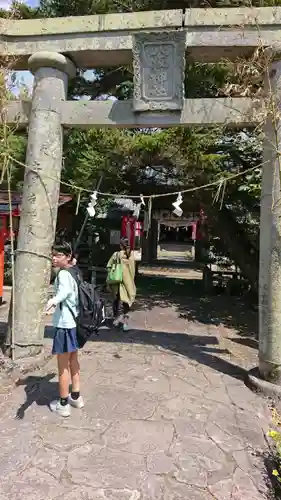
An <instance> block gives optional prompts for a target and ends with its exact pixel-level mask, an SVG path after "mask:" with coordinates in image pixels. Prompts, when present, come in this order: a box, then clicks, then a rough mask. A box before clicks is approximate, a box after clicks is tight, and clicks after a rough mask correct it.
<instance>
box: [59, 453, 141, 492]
mask: <svg viewBox="0 0 281 500" xmlns="http://www.w3.org/2000/svg"><path fill="white" fill-rule="evenodd" d="M145 470H146V468H145V457H144V456H142V455H136V454H133V453H125V452H121V451H115V450H109V449H107V448H104V447H102V446H98V445H94V444H87V445H84V446H81V447H80V448H78V449H76V450H74V451H72V452H70V453H69V458H68V471H69V474H70V476H71V478H72V481H73V482H74V483H80V484H91V485H92V486H93V487H95V488H116V489H124V488H128V489H130V488H131V489H138V488H139V485H140V483H141V480H142V477H143V476H144V473H145V472H144V471H145Z"/></svg>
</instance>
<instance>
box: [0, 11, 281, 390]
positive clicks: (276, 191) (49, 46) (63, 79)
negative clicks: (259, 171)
mask: <svg viewBox="0 0 281 500" xmlns="http://www.w3.org/2000/svg"><path fill="white" fill-rule="evenodd" d="M1 23H2V24H1V38H0V52H1V54H2V55H3V56H5V58H8V59H9V58H10V59H11V60H12V61H13V67H14V69H16V70H23V69H30V71H32V73H33V74H34V76H35V83H34V89H33V97H32V102H26V101H21V102H20V101H14V102H11V103H10V104H9V105H7V109H6V116H7V122H8V123H18V125H19V126H20V127H25V126H27V125H28V148H27V156H26V165H27V167H29V168H31V169H32V170H28V169H27V171H26V176H25V185H24V192H23V202H22V215H21V223H20V231H19V240H18V255H17V262H16V293H15V303H16V311H15V325H14V333H15V342H14V349H15V357H16V358H19V357H23V356H26V355H30V354H32V355H34V354H35V353H37V352H38V351H39V350H40V349H41V346H42V344H43V331H42V327H40V328H39V326H38V325H39V324H40V323H41V324H42V321H41V319H42V314H43V310H44V307H45V303H46V291H47V288H48V285H49V276H50V260H49V255H50V250H51V245H52V243H53V241H52V240H53V236H52V235H54V230H55V223H56V216H57V204H58V197H59V182H58V181H59V179H60V175H61V167H62V149H63V133H62V131H63V127H65V128H67V127H81V128H82V127H83V128H84V127H170V126H179V125H182V126H184V127H188V126H194V125H203V124H204V125H214V124H223V125H229V126H240V127H244V126H248V125H254V124H255V123H257V122H258V121H259V120H260V119H261V109H262V108H263V103H262V102H257V101H255V102H254V101H252V100H251V99H248V98H233V99H228V98H222V99H205V98H202V99H185V98H184V92H183V82H184V69H185V60H186V57H187V56H188V57H190V58H192V59H193V60H196V61H204V62H207V63H209V62H215V61H218V60H220V59H222V58H227V59H232V60H233V59H235V58H236V57H237V56H251V54H252V53H253V52H254V50H255V49H256V48H257V47H259V46H261V45H262V46H263V47H272V48H273V51H275V53H274V54H275V55H274V57H275V62H274V63H272V67H271V68H270V72H269V74H270V80H271V81H270V84H271V87H272V89H275V91H276V96H277V99H278V100H279V97H280V92H281V52H280V50H279V48H280V47H279V40H280V30H281V8H278V7H276V8H256V9H255V8H240V9H190V10H185V11H181V10H171V11H155V12H140V13H128V14H108V15H100V16H85V17H69V18H58V19H42V20H38V19H36V20H20V21H13V20H1ZM132 60H133V63H134V98H133V100H132V101H122V102H120V101H119V102H118V101H117V102H113V101H99V102H97V101H90V102H85V101H67V100H66V96H67V84H68V80H69V79H70V78H73V77H74V76H75V75H76V71H77V68H84V69H86V68H95V67H100V66H104V67H105V66H109V67H112V66H119V65H122V64H127V63H130V62H131V61H132ZM265 131H266V144H265V159H266V160H267V161H268V163H266V164H265V166H264V167H263V181H262V198H261V231H260V232H261V240H260V255H261V257H260V285H259V289H260V322H259V330H260V331H259V333H260V342H259V346H260V347H259V358H260V373H261V375H262V376H263V377H265V378H266V379H268V380H271V379H273V378H274V381H275V382H280V380H281V256H280V230H279V229H280V222H279V218H278V214H277V212H276V213H275V210H274V208H273V209H272V207H275V206H276V202H278V201H279V200H280V177H279V166H278V159H277V151H278V150H279V148H278V145H279V140H280V128H279V123H278V127H277V134H276V133H274V130H273V126H272V124H271V122H270V120H269V119H267V123H266V127H265ZM41 175H42V177H40V176H41ZM44 175H46V176H47V177H44ZM280 201H281V200H280ZM277 205H278V203H277ZM48 229H51V231H47V230H48ZM46 232H47V234H49V235H50V236H48V237H46Z"/></svg>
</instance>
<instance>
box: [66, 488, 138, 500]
mask: <svg viewBox="0 0 281 500" xmlns="http://www.w3.org/2000/svg"><path fill="white" fill-rule="evenodd" d="M77 498H79V500H140V498H141V493H140V492H139V491H137V490H129V489H119V490H116V489H104V488H98V489H96V490H94V489H93V488H91V487H88V486H81V487H79V488H75V489H74V490H73V491H71V492H70V493H68V495H67V499H68V500H77Z"/></svg>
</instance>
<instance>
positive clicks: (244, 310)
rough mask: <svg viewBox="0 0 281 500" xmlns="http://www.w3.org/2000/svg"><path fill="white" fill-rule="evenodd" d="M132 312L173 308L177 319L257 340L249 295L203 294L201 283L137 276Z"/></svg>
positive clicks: (256, 329)
mask: <svg viewBox="0 0 281 500" xmlns="http://www.w3.org/2000/svg"><path fill="white" fill-rule="evenodd" d="M137 289H138V296H137V297H138V298H137V302H136V304H135V306H134V309H135V310H142V309H152V308H153V307H154V306H158V307H163V308H164V307H167V306H174V307H176V309H177V312H178V314H179V317H182V318H184V319H186V320H188V321H194V322H199V323H202V324H204V325H210V324H212V325H223V326H225V327H227V328H230V329H234V330H235V331H236V333H238V334H239V335H241V336H244V337H252V338H254V339H255V338H257V335H258V312H257V311H256V310H254V308H253V300H252V297H250V296H249V295H248V296H246V295H244V296H241V297H236V296H229V295H227V294H226V293H219V292H218V291H216V290H214V292H213V293H212V294H211V293H208V294H206V293H205V292H204V287H203V282H202V281H201V280H189V279H180V278H167V277H162V276H142V275H140V276H138V279H137Z"/></svg>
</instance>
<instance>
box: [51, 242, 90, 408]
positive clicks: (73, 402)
mask: <svg viewBox="0 0 281 500" xmlns="http://www.w3.org/2000/svg"><path fill="white" fill-rule="evenodd" d="M52 262H53V267H55V268H58V269H59V273H58V275H57V277H56V279H55V283H54V286H55V296H54V297H53V298H51V299H50V300H49V301H48V303H47V308H46V312H47V314H53V326H54V330H55V332H54V341H53V350H52V353H53V354H55V355H57V360H58V374H59V395H60V399H59V400H56V401H52V403H51V404H50V408H51V410H52V411H54V412H56V413H58V414H59V415H60V416H61V417H69V415H70V411H71V406H73V407H74V408H83V406H84V402H83V399H82V397H81V396H80V366H79V361H78V343H77V336H76V322H75V318H77V316H78V287H77V283H76V281H75V280H74V278H73V277H72V276H71V274H70V272H69V271H68V269H69V268H71V267H73V255H72V248H71V245H70V244H69V243H62V244H60V245H55V246H54V247H53V258H52ZM69 374H70V377H71V384H72V389H71V394H69Z"/></svg>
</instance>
